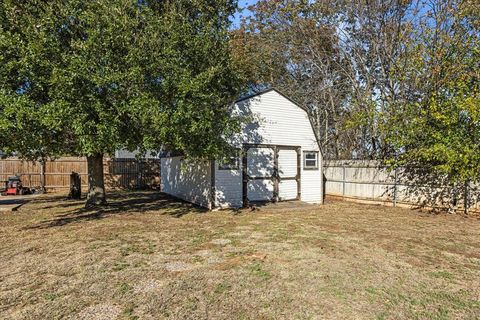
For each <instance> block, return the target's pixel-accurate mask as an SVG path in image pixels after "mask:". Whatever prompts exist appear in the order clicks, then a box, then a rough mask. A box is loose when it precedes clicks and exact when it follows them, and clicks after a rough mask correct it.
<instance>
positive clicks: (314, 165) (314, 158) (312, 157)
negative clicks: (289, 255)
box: [303, 151, 318, 170]
mask: <svg viewBox="0 0 480 320" xmlns="http://www.w3.org/2000/svg"><path fill="white" fill-rule="evenodd" d="M303 169H310V170H311V169H318V151H305V152H304V153H303Z"/></svg>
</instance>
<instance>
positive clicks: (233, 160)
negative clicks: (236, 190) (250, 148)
mask: <svg viewBox="0 0 480 320" xmlns="http://www.w3.org/2000/svg"><path fill="white" fill-rule="evenodd" d="M218 162H219V164H218V169H219V170H238V169H239V167H240V160H239V158H238V152H237V153H236V154H235V156H232V157H228V158H225V159H222V160H219V161H218Z"/></svg>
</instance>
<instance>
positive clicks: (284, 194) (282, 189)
mask: <svg viewBox="0 0 480 320" xmlns="http://www.w3.org/2000/svg"><path fill="white" fill-rule="evenodd" d="M278 189H279V190H278V196H279V197H280V200H293V199H296V198H297V181H295V180H285V181H280V183H279V186H278Z"/></svg>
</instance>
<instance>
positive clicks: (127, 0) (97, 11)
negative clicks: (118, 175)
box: [0, 0, 240, 205]
mask: <svg viewBox="0 0 480 320" xmlns="http://www.w3.org/2000/svg"><path fill="white" fill-rule="evenodd" d="M235 10H236V1H235V0H228V1H225V0H208V1H207V0H194V1H187V0H175V1H160V0H144V1H137V0H108V1H100V0H67V1H65V0H58V1H55V0H53V1H42V0H32V1H14V0H5V1H2V2H1V3H0V137H1V139H0V150H3V151H6V152H7V153H12V152H16V153H18V154H19V155H20V156H22V157H24V158H28V159H36V158H41V157H54V156H59V155H77V156H86V157H87V162H88V176H89V179H88V182H89V191H88V197H87V205H95V204H101V203H104V202H105V188H104V183H103V157H104V155H109V154H113V153H114V151H115V150H117V149H120V148H126V149H130V150H134V149H137V148H140V150H147V149H150V148H152V149H157V150H158V149H159V148H160V147H161V146H162V147H164V148H168V149H169V150H177V151H180V152H183V153H184V154H185V155H187V156H190V157H197V158H203V157H212V156H216V155H220V154H222V153H223V152H224V150H226V147H227V144H226V143H225V140H224V139H225V138H228V136H229V135H231V134H233V133H235V132H236V130H237V129H238V123H237V122H236V121H234V120H232V119H231V117H230V114H229V112H228V105H229V104H230V103H231V101H233V100H234V97H235V96H237V94H238V91H239V86H240V81H239V78H238V76H237V72H236V70H235V66H234V64H233V62H232V59H231V53H230V47H229V38H228V29H229V26H230V17H231V15H232V14H233V13H234V11H235Z"/></svg>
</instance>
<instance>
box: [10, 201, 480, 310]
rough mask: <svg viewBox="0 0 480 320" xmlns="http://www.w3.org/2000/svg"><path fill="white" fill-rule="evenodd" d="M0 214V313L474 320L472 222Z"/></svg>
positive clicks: (129, 210) (347, 209) (150, 207)
mask: <svg viewBox="0 0 480 320" xmlns="http://www.w3.org/2000/svg"><path fill="white" fill-rule="evenodd" d="M81 207H82V203H80V202H73V201H64V200H63V199H62V198H61V197H58V196H46V197H44V198H40V199H36V200H34V201H32V202H30V203H28V204H27V205H25V206H24V207H22V208H21V209H20V211H18V212H16V213H2V214H0V318H2V319H63V318H72V319H115V318H117V319H162V318H172V319H207V318H208V319H272V318H275V319H277V318H278V319H281V318H284V319H347V318H348V319H375V318H377V319H411V318H413V319H415V318H417V319H475V318H480V302H479V300H480V220H479V219H478V218H472V217H470V218H465V217H461V216H451V215H431V214H423V213H420V212H417V211H412V210H406V209H394V208H384V207H378V206H367V205H358V204H352V203H343V202H331V203H328V204H327V205H325V206H306V207H303V208H287V209H283V210H276V209H270V208H265V209H261V210H258V211H253V212H252V211H241V212H232V211H221V212H204V211H201V210H199V209H195V208H192V207H190V206H189V205H186V204H183V203H180V202H174V201H171V200H168V199H165V198H164V197H163V196H161V195H158V194H155V193H117V194H115V195H114V199H112V200H111V205H110V206H109V207H107V208H105V209H103V210H102V211H84V210H83V209H81Z"/></svg>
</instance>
